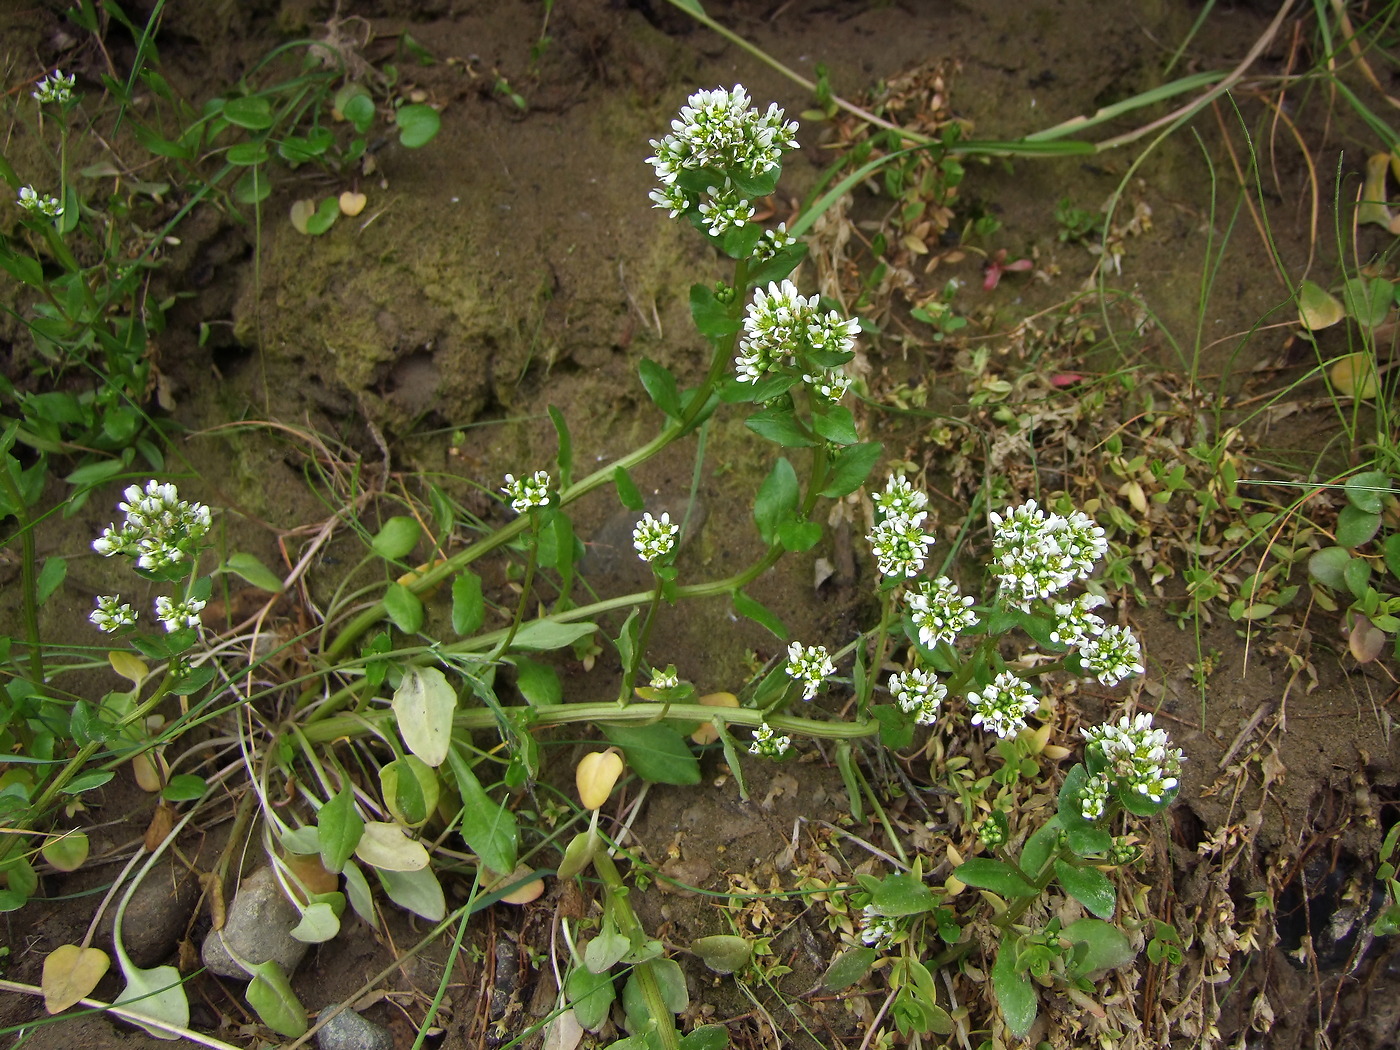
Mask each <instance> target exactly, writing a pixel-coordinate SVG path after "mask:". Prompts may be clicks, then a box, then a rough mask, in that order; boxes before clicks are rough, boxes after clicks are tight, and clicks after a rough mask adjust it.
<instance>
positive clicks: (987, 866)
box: [953, 857, 1038, 897]
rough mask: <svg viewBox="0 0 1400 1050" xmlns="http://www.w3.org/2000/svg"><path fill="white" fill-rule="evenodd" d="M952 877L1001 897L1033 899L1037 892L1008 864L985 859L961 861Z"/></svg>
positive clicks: (976, 858)
mask: <svg viewBox="0 0 1400 1050" xmlns="http://www.w3.org/2000/svg"><path fill="white" fill-rule="evenodd" d="M953 875H954V876H956V877H957V879H958V880H959V881H961V882H965V883H967V884H968V885H969V886H976V887H977V888H978V889H983V890H991V891H992V892H993V893H999V894H1001V895H1002V896H1003V897H1033V896H1035V894H1036V893H1037V892H1038V891H1037V890H1036V888H1035V887H1034V886H1032V885H1031V884H1030V883H1029V882H1027V881H1026V879H1025V877H1024V876H1023V875H1022V874H1021V873H1020V872H1019V871H1017V870H1016V869H1015V868H1013V867H1012V866H1011V865H1010V864H1004V863H1002V862H1001V861H999V860H990V859H989V858H986V857H973V858H972V859H971V860H966V861H963V863H962V865H961V866H960V867H958V868H956V869H954V871H953Z"/></svg>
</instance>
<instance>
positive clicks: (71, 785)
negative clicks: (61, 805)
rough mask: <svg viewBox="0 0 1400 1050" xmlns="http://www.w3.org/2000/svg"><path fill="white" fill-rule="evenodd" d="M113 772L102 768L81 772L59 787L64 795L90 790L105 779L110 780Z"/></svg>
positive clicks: (99, 785)
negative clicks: (93, 771) (97, 770)
mask: <svg viewBox="0 0 1400 1050" xmlns="http://www.w3.org/2000/svg"><path fill="white" fill-rule="evenodd" d="M114 776H116V774H115V773H113V772H112V771H111V770H102V771H100V772H95V773H83V774H81V775H80V776H76V777H74V778H73V779H72V780H70V781H68V783H67V784H65V785H63V787H61V788H59V790H60V791H62V792H63V793H64V794H65V795H81V794H82V793H83V792H84V791H91V790H93V788H100V787H101V786H102V785H103V784H105V783H107V781H109V780H111V779H112V778H113V777H114Z"/></svg>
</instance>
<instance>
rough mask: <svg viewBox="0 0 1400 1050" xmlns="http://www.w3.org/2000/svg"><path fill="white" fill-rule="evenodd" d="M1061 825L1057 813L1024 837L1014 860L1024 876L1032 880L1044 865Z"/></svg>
mask: <svg viewBox="0 0 1400 1050" xmlns="http://www.w3.org/2000/svg"><path fill="white" fill-rule="evenodd" d="M1076 819H1079V818H1078V817H1076ZM1079 822H1080V823H1081V824H1082V823H1083V820H1082V819H1080V820H1079ZM1061 827H1062V822H1061V819H1060V817H1059V815H1058V814H1057V815H1056V816H1053V817H1051V818H1050V819H1049V820H1047V821H1046V822H1045V823H1044V824H1042V825H1041V826H1040V827H1038V828H1036V829H1035V831H1033V832H1032V833H1031V835H1030V837H1029V838H1028V839H1026V844H1025V845H1024V846H1022V847H1021V856H1020V857H1019V858H1017V861H1016V863H1017V864H1018V865H1019V866H1020V868H1021V872H1022V874H1024V875H1025V876H1026V878H1028V879H1031V880H1034V879H1035V878H1036V877H1037V876H1038V875H1039V874H1040V869H1041V868H1043V867H1045V862H1046V861H1048V860H1049V859H1050V854H1052V853H1054V852H1055V846H1056V845H1057V843H1058V842H1059V838H1060V828H1061Z"/></svg>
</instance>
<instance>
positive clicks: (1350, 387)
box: [1328, 351, 1380, 401]
mask: <svg viewBox="0 0 1400 1050" xmlns="http://www.w3.org/2000/svg"><path fill="white" fill-rule="evenodd" d="M1328 376H1329V378H1330V379H1331V380H1332V386H1333V387H1334V388H1335V389H1336V391H1337V392H1338V393H1339V394H1343V395H1345V396H1346V397H1357V398H1360V399H1361V400H1363V401H1367V400H1370V399H1371V398H1374V397H1375V396H1376V391H1377V390H1379V389H1380V380H1379V377H1378V376H1377V375H1376V362H1375V359H1374V358H1372V357H1371V355H1370V354H1369V353H1366V352H1364V351H1359V352H1357V353H1354V354H1346V355H1344V356H1342V357H1339V358H1337V360H1336V362H1334V363H1333V365H1332V368H1331V370H1330V371H1329V372H1328Z"/></svg>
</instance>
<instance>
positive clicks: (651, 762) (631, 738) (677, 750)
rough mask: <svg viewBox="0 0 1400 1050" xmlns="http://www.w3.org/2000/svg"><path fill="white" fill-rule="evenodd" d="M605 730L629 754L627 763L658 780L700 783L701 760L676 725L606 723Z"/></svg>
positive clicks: (648, 778)
mask: <svg viewBox="0 0 1400 1050" xmlns="http://www.w3.org/2000/svg"><path fill="white" fill-rule="evenodd" d="M603 733H604V735H605V736H607V738H608V739H609V740H611V741H612V742H613V743H614V744H616V745H617V746H618V747H620V748H622V753H623V754H624V755H626V756H627V766H628V768H629V769H631V770H632V772H634V773H636V774H637V776H639V777H641V778H642V779H643V780H649V781H651V782H652V783H654V784H678V785H680V786H682V787H685V786H689V785H691V784H698V783H700V763H699V762H697V761H696V760H695V756H694V755H693V754H691V752H690V745H689V744H687V743H686V739H685V737H683V736H681V734H680V731H679V730H677V729H676V728H675V727H674V726H670V725H667V724H666V723H664V722H657V723H656V724H654V725H649V726H628V725H616V726H609V725H605V726H603Z"/></svg>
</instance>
